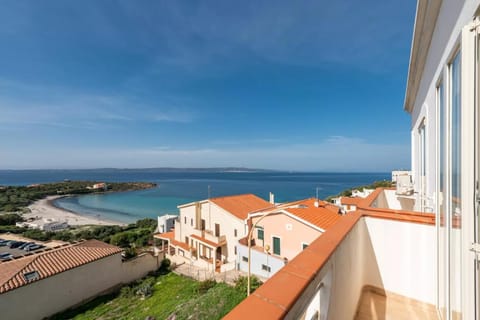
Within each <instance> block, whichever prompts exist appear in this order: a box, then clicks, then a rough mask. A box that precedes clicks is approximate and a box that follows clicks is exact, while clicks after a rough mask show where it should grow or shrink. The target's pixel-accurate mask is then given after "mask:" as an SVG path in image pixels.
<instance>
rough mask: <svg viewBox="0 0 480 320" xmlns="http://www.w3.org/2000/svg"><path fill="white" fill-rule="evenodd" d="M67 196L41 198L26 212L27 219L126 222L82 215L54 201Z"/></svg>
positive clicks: (92, 223) (107, 222)
mask: <svg viewBox="0 0 480 320" xmlns="http://www.w3.org/2000/svg"><path fill="white" fill-rule="evenodd" d="M63 197H66V196H65V195H61V196H47V197H46V198H43V199H40V200H37V201H35V202H34V203H32V204H31V205H29V206H28V209H30V213H24V214H23V217H24V218H25V219H33V220H39V219H51V220H54V221H66V222H67V223H68V224H69V225H71V226H83V225H118V226H125V225H126V224H125V223H123V222H119V221H113V220H109V219H104V218H102V217H98V218H97V217H91V216H87V215H82V214H79V213H76V212H73V211H71V210H67V209H64V208H60V207H57V206H55V204H54V201H55V200H57V199H59V198H63Z"/></svg>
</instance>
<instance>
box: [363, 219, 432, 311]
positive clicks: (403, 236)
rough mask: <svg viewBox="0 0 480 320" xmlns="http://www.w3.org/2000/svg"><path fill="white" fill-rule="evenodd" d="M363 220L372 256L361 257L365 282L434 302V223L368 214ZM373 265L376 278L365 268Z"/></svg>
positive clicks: (413, 297)
mask: <svg viewBox="0 0 480 320" xmlns="http://www.w3.org/2000/svg"><path fill="white" fill-rule="evenodd" d="M365 222H366V226H367V230H368V235H369V239H367V240H368V241H369V242H370V246H371V248H372V250H373V253H374V257H375V260H374V261H372V260H368V259H366V260H365V261H364V263H366V271H367V272H366V279H365V281H366V283H368V284H370V285H373V286H376V287H380V288H382V285H383V288H384V289H385V290H387V291H391V292H394V293H397V294H400V295H403V296H406V297H409V298H412V299H415V300H419V301H423V302H427V303H430V304H435V303H436V278H435V274H436V271H437V270H436V268H437V264H436V256H435V253H436V245H435V227H434V226H432V225H424V224H418V223H406V222H400V221H393V220H385V219H376V218H368V217H367V218H365ZM367 245H368V244H367ZM370 264H375V265H370ZM375 268H377V269H378V272H379V274H380V275H381V278H380V279H378V278H377V277H376V275H375V274H373V273H369V272H368V270H372V269H375ZM380 280H381V282H380Z"/></svg>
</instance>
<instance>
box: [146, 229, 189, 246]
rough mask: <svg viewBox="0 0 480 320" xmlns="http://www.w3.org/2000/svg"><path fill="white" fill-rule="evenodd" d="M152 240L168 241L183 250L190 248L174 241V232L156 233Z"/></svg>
mask: <svg viewBox="0 0 480 320" xmlns="http://www.w3.org/2000/svg"><path fill="white" fill-rule="evenodd" d="M153 237H154V238H157V239H162V240H168V241H170V244H171V245H172V246H175V247H180V248H182V249H184V250H187V251H188V250H190V247H189V246H188V244H186V243H184V242H180V241H177V240H175V232H174V231H169V232H164V233H156V234H154V235H153Z"/></svg>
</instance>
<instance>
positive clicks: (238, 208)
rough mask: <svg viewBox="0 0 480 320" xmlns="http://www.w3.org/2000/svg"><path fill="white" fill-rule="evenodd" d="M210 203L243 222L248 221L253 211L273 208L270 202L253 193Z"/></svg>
mask: <svg viewBox="0 0 480 320" xmlns="http://www.w3.org/2000/svg"><path fill="white" fill-rule="evenodd" d="M210 201H211V202H213V203H215V204H216V205H217V206H219V207H221V208H222V209H224V210H226V211H228V212H230V213H231V214H233V215H234V216H236V217H237V218H240V219H242V220H245V219H247V217H248V214H249V213H250V212H252V211H256V210H260V209H266V208H269V207H272V204H271V203H270V202H268V201H265V200H263V199H262V198H260V197H257V196H256V195H254V194H251V193H250V194H241V195H236V196H228V197H220V198H212V199H210Z"/></svg>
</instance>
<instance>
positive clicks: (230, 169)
mask: <svg viewBox="0 0 480 320" xmlns="http://www.w3.org/2000/svg"><path fill="white" fill-rule="evenodd" d="M2 171H3V172H8V171H52V172H62V171H66V172H69V171H70V172H71V171H79V172H98V171H101V172H117V171H129V172H152V173H154V172H280V171H279V170H273V169H255V168H244V167H213V168H175V167H158V168H92V169H1V170H0V172H2Z"/></svg>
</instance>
